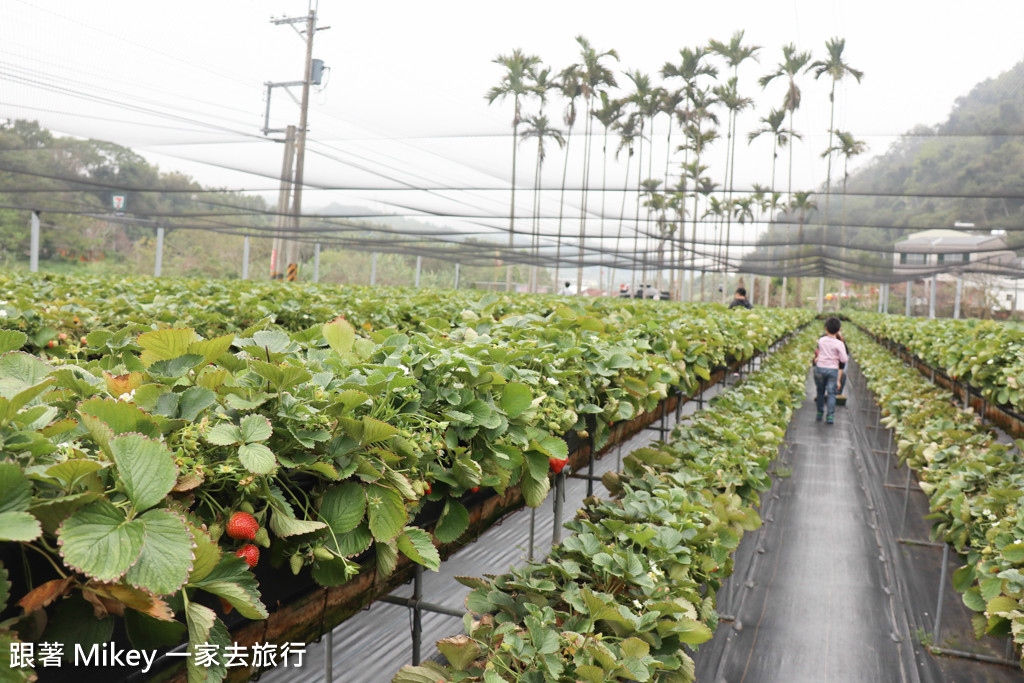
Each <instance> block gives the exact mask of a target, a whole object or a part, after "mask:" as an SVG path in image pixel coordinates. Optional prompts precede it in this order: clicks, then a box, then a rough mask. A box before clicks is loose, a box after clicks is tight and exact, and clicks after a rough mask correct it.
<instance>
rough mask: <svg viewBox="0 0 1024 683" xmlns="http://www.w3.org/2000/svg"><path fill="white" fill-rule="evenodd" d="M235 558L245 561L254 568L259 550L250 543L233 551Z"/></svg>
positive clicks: (258, 556)
mask: <svg viewBox="0 0 1024 683" xmlns="http://www.w3.org/2000/svg"><path fill="white" fill-rule="evenodd" d="M235 557H240V558H242V559H243V560H245V563H246V564H247V565H249V566H250V567H255V566H256V563H257V562H259V561H260V549H259V548H257V547H256V546H254V545H252V544H251V543H246V544H245V545H243V546H242V547H241V548H239V549H238V550H236V551H235Z"/></svg>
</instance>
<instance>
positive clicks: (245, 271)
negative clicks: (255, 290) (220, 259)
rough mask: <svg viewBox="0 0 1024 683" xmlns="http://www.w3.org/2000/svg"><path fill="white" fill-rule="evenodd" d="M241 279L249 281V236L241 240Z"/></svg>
mask: <svg viewBox="0 0 1024 683" xmlns="http://www.w3.org/2000/svg"><path fill="white" fill-rule="evenodd" d="M242 279H243V280H248V279H249V236H248V235H246V236H245V237H244V238H243V239H242Z"/></svg>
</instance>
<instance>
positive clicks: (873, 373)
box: [851, 331, 1024, 646]
mask: <svg viewBox="0 0 1024 683" xmlns="http://www.w3.org/2000/svg"><path fill="white" fill-rule="evenodd" d="M851 335H852V336H854V337H859V338H857V341H856V343H857V347H858V360H859V362H860V365H861V368H862V370H863V372H864V375H865V377H867V379H868V387H869V388H870V389H871V391H872V392H873V393H874V394H875V396H876V398H877V400H878V403H879V405H880V406H881V408H882V413H883V418H882V423H883V424H884V425H885V426H886V427H888V428H890V429H893V430H894V432H895V439H896V444H897V449H898V455H899V458H900V459H901V460H902V461H904V462H906V463H907V464H909V465H910V466H911V467H913V468H914V469H915V470H916V471H917V475H918V479H919V485H920V487H921V489H922V490H923V491H924V492H925V493H926V494H927V495H928V497H929V500H930V506H931V510H932V512H933V513H934V516H935V518H936V523H935V525H934V527H933V529H932V535H933V537H934V538H938V539H942V540H944V541H946V542H948V543H952V544H953V546H954V547H955V548H956V549H957V551H959V552H960V553H961V555H962V557H963V558H964V560H965V564H964V566H962V567H961V568H960V569H958V570H957V571H956V572H954V574H953V587H954V588H955V589H956V590H957V591H959V592H960V593H962V594H963V601H964V604H965V605H967V607H969V608H970V609H972V610H974V611H975V612H976V614H975V615H974V618H973V619H974V629H975V635H976V636H977V637H978V638H981V637H982V636H983V635H985V634H991V635H995V636H997V637H1006V636H1012V638H1013V639H1014V641H1015V642H1016V643H1017V645H1018V646H1020V645H1024V574H1022V572H1024V506H1022V505H1021V491H1022V490H1024V453H1022V449H1024V440H1021V439H1018V440H1017V442H1016V444H1013V443H1010V444H1006V443H1001V442H1000V441H999V440H997V438H996V435H995V434H994V433H992V432H991V431H990V430H989V429H987V428H986V427H985V426H984V425H982V424H981V421H980V419H979V418H978V417H977V416H976V415H975V414H974V413H973V412H969V411H963V410H961V409H960V408H959V407H958V406H957V404H956V402H955V401H954V400H952V395H951V394H950V393H949V392H947V391H945V390H942V389H939V388H937V387H935V386H934V385H932V384H931V383H930V382H928V381H927V380H926V379H925V378H924V377H922V376H921V375H920V374H919V373H918V372H917V370H916V368H913V369H911V368H906V367H904V365H903V363H902V362H901V361H900V360H899V359H898V358H896V357H895V356H893V355H892V354H890V353H889V352H887V351H886V350H884V349H883V348H882V347H880V346H878V345H877V344H873V343H871V342H870V341H869V340H867V339H866V337H865V336H864V335H863V334H861V333H859V332H856V331H853V332H852V333H851Z"/></svg>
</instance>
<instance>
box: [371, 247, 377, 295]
mask: <svg viewBox="0 0 1024 683" xmlns="http://www.w3.org/2000/svg"><path fill="white" fill-rule="evenodd" d="M375 284H377V252H374V253H373V257H372V258H371V259H370V286H371V287H372V286H374V285H375Z"/></svg>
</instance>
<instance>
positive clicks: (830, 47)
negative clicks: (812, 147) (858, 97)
mask: <svg viewBox="0 0 1024 683" xmlns="http://www.w3.org/2000/svg"><path fill="white" fill-rule="evenodd" d="M845 49H846V39H845V38H830V39H829V40H828V41H826V42H825V51H826V53H827V54H828V57H827V58H826V59H819V60H817V61H815V62H814V63H812V64H811V65H810V66H809V67H808V70H809V71H813V72H814V78H815V80H817V79H819V78H821V77H822V76H828V77H829V78H831V79H832V88H831V90H830V91H829V94H828V101H829V118H828V149H830V150H831V149H832V146H833V145H832V136H833V135H834V134H835V118H836V84H837V83H838V82H839V81H841V80H842V79H844V78H846V77H847V76H852V77H853V78H854V79H856V81H857V82H858V83H860V79H861V78H863V76H864V72H863V71H858V70H857V69H854V68H853V67H852V66H850V65H849V64H847V63H846V62H844V61H843V50H845ZM827 158H828V170H827V172H826V175H825V219H824V221H823V227H822V241H824V238H825V232H824V231H826V230H828V224H829V216H828V208H829V207H828V204H829V194H830V193H831V191H832V153H831V152H829V153H828V155H827ZM824 296H825V276H824V273H822V275H821V277H820V279H819V281H818V311H819V312H820V311H821V309H822V305H823V302H824Z"/></svg>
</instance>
